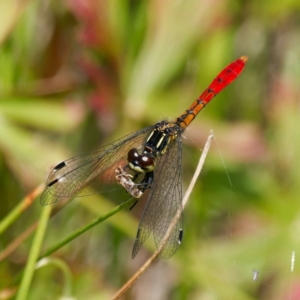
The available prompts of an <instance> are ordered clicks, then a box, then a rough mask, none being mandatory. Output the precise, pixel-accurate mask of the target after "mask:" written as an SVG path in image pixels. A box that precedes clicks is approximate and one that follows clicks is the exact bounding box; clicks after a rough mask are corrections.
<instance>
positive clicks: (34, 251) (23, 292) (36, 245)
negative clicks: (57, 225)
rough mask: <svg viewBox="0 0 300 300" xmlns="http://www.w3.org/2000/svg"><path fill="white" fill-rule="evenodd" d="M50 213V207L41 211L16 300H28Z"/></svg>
mask: <svg viewBox="0 0 300 300" xmlns="http://www.w3.org/2000/svg"><path fill="white" fill-rule="evenodd" d="M50 213H51V206H50V205H49V206H47V207H45V208H44V209H43V210H42V213H41V217H40V222H39V226H38V228H37V231H36V234H35V236H34V239H33V242H32V247H31V250H30V253H29V257H28V261H27V264H26V267H25V271H24V275H23V276H22V281H21V285H20V288H19V290H18V294H17V298H16V299H17V300H23V299H24V300H25V299H28V292H29V288H30V284H31V281H32V277H33V274H34V270H35V264H36V261H37V259H38V255H39V253H40V250H41V246H42V242H43V238H44V235H45V231H46V227H47V223H48V220H49V217H50Z"/></svg>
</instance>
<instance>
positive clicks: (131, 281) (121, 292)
mask: <svg viewBox="0 0 300 300" xmlns="http://www.w3.org/2000/svg"><path fill="white" fill-rule="evenodd" d="M213 137H214V135H213V131H212V130H211V131H210V134H209V136H208V138H207V140H206V143H205V146H204V149H203V152H202V154H201V156H200V159H199V162H198V165H197V168H196V171H195V173H194V176H193V178H192V180H191V182H190V185H189V187H188V189H187V191H186V193H185V195H184V198H183V200H182V206H183V208H184V207H185V205H186V204H187V202H188V199H189V197H190V195H191V192H192V190H193V188H194V186H195V184H196V181H197V179H198V177H199V175H200V173H201V170H202V167H203V164H204V162H205V159H206V156H207V153H208V151H209V148H210V145H211V141H212V139H213ZM180 214H181V211H180V210H178V212H177V214H176V215H175V217H174V219H173V220H172V223H171V224H170V226H169V229H168V231H167V233H166V235H165V237H164V241H163V242H162V244H161V247H160V248H159V249H157V250H156V251H155V252H154V254H153V255H152V256H151V257H150V258H149V259H148V260H147V261H146V262H145V264H144V265H143V266H142V267H141V268H140V269H139V270H138V271H137V272H136V273H135V274H134V275H133V276H132V277H131V278H130V279H129V280H128V281H127V282H126V283H125V284H124V285H123V286H122V288H121V289H119V291H118V292H117V293H116V294H115V295H114V296H113V298H112V299H113V300H115V299H119V298H120V297H121V296H122V295H124V293H125V292H126V291H127V290H128V289H129V288H130V287H131V286H132V285H133V284H134V283H135V282H136V281H137V280H138V278H139V277H140V276H141V275H142V274H143V273H144V272H145V271H146V270H147V269H148V268H149V266H150V265H151V264H152V262H153V261H154V260H155V259H156V258H157V257H158V256H159V254H160V252H161V251H162V249H163V248H164V246H165V244H166V243H167V241H168V238H169V236H170V234H171V232H172V230H173V228H174V226H175V225H176V223H177V221H178V219H179V217H180Z"/></svg>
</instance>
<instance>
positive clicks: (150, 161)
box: [127, 148, 155, 174]
mask: <svg viewBox="0 0 300 300" xmlns="http://www.w3.org/2000/svg"><path fill="white" fill-rule="evenodd" d="M127 160H128V165H129V168H130V169H131V170H133V171H135V172H136V173H141V174H143V173H147V172H151V171H153V170H154V168H155V160H154V158H153V157H152V156H151V155H150V154H149V153H143V154H139V152H138V150H137V149H136V148H132V149H130V150H129V151H128V153H127Z"/></svg>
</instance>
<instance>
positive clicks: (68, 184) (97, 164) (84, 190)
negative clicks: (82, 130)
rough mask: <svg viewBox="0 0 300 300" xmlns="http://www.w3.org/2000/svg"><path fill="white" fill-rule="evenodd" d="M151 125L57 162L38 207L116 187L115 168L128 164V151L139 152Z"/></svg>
mask: <svg viewBox="0 0 300 300" xmlns="http://www.w3.org/2000/svg"><path fill="white" fill-rule="evenodd" d="M152 129H153V126H151V127H147V128H144V129H142V130H140V131H138V132H135V133H132V134H130V135H127V136H125V137H123V138H122V139H119V140H117V141H115V142H114V143H111V144H109V145H107V146H104V147H102V148H100V149H99V150H98V151H96V152H93V153H91V154H87V155H79V156H75V157H73V158H71V159H68V160H66V161H64V162H62V163H59V164H58V165H57V166H56V167H54V169H53V170H52V171H51V173H50V175H49V177H48V180H47V183H46V188H45V190H44V192H43V194H42V196H41V200H40V201H41V204H42V205H48V204H51V203H54V202H57V201H61V200H64V199H66V198H70V197H73V196H75V195H76V196H87V195H91V194H94V193H104V192H108V191H110V190H113V189H114V188H116V178H115V177H116V173H115V170H116V169H117V167H118V166H125V165H126V164H127V159H126V157H127V152H128V151H129V150H130V149H131V148H137V149H140V148H141V147H143V142H144V139H145V137H146V136H147V134H149V132H150V131H151V130H152Z"/></svg>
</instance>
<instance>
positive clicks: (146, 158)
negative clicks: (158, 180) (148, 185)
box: [137, 154, 155, 172]
mask: <svg viewBox="0 0 300 300" xmlns="http://www.w3.org/2000/svg"><path fill="white" fill-rule="evenodd" d="M137 162H138V164H139V166H140V167H141V168H142V169H143V170H144V171H146V172H150V171H153V170H154V168H155V161H154V160H153V158H152V157H151V156H150V155H146V154H143V155H140V157H139V158H138V160H137Z"/></svg>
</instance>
